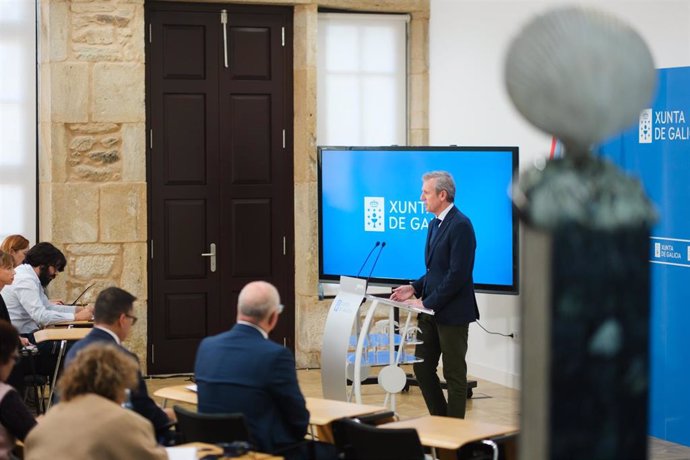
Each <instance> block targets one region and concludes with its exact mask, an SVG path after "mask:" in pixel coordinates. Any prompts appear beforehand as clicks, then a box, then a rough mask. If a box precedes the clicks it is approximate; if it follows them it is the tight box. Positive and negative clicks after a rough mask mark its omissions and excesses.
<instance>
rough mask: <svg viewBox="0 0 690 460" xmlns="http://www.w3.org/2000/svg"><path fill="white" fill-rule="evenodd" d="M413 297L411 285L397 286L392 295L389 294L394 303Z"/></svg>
mask: <svg viewBox="0 0 690 460" xmlns="http://www.w3.org/2000/svg"><path fill="white" fill-rule="evenodd" d="M413 295H414V288H413V287H412V285H411V284H403V285H402V286H398V287H397V288H395V289H393V293H392V294H391V300H395V301H396V302H403V301H405V300H407V299H409V298H410V297H412V296H413Z"/></svg>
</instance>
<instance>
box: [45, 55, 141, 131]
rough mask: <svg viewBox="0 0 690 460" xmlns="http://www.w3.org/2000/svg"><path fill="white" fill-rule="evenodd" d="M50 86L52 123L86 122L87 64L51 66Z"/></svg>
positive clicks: (87, 104) (87, 100)
mask: <svg viewBox="0 0 690 460" xmlns="http://www.w3.org/2000/svg"><path fill="white" fill-rule="evenodd" d="M50 85H51V88H50V93H51V113H52V117H51V119H52V121H54V122H55V121H63V122H71V123H74V122H85V121H88V119H89V66H88V64H86V63H81V62H68V63H61V62H57V63H53V64H51V68H50ZM142 85H143V81H142ZM142 104H143V102H142ZM142 110H143V107H142Z"/></svg>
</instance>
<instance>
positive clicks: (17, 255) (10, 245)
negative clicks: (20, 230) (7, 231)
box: [0, 235, 29, 267]
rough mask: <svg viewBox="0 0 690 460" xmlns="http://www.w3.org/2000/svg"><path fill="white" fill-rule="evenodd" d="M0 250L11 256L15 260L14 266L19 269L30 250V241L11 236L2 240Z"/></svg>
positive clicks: (21, 237)
mask: <svg viewBox="0 0 690 460" xmlns="http://www.w3.org/2000/svg"><path fill="white" fill-rule="evenodd" d="M0 250H1V251H4V252H6V253H8V254H9V255H11V256H12V259H13V260H14V266H15V267H17V266H19V265H21V263H22V262H24V257H26V251H28V250H29V240H27V239H26V238H24V237H23V236H21V235H10V236H8V237H7V238H5V239H4V240H2V244H0Z"/></svg>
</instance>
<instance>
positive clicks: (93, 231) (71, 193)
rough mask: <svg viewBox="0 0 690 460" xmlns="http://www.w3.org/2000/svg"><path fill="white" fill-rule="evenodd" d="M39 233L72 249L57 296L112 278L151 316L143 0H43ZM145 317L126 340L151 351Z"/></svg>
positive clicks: (53, 288) (68, 250) (70, 295)
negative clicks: (149, 308) (148, 269)
mask: <svg viewBox="0 0 690 460" xmlns="http://www.w3.org/2000/svg"><path fill="white" fill-rule="evenodd" d="M40 20H41V23H40V38H39V46H40V49H39V56H40V73H39V90H40V93H39V94H40V96H39V125H40V131H39V132H40V137H39V170H40V172H39V212H40V214H39V223H40V229H39V231H40V239H41V240H46V241H52V242H53V243H55V244H56V245H57V246H58V247H60V248H61V249H62V250H63V252H64V253H65V255H66V257H67V268H66V270H65V273H64V274H62V275H60V276H59V277H58V278H57V279H56V281H55V282H54V283H53V284H54V285H51V296H52V297H59V298H63V299H67V300H73V299H74V298H75V297H76V296H77V295H79V293H80V292H81V291H82V290H83V289H84V288H85V287H86V286H87V285H88V284H89V283H92V282H95V285H94V286H93V288H91V289H90V290H89V291H88V293H87V294H85V296H84V300H86V301H93V300H94V299H95V296H96V295H97V294H98V292H99V291H100V290H101V289H103V288H105V287H107V286H120V287H122V288H124V289H127V290H128V291H130V292H132V293H133V294H134V295H136V296H137V297H138V298H139V301H138V302H137V304H136V306H135V308H136V310H137V312H136V315H137V316H139V317H141V318H142V320H143V319H145V318H146V298H147V285H146V236H147V230H146V219H147V215H146V169H145V165H146V150H145V144H144V142H145V128H146V126H145V122H146V116H145V113H146V111H145V109H146V106H145V101H144V76H145V64H144V2H143V0H108V1H105V0H72V1H65V0H41V2H40ZM145 342H146V322H145V321H143V323H142V325H139V323H138V324H137V327H135V328H134V332H133V335H132V338H131V339H130V346H131V347H133V348H134V349H135V350H137V351H138V352H140V354H141V353H142V352H144V351H145V349H146V347H145Z"/></svg>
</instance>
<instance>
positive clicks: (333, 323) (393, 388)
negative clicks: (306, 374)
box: [321, 276, 434, 410]
mask: <svg viewBox="0 0 690 460" xmlns="http://www.w3.org/2000/svg"><path fill="white" fill-rule="evenodd" d="M364 300H366V301H368V302H369V306H368V309H367V313H366V315H365V317H364V321H363V322H362V325H361V327H360V325H359V323H358V319H359V308H360V305H362V302H363V301H364ZM379 307H386V308H388V321H389V325H390V327H389V328H388V334H387V336H388V337H387V344H386V345H387V346H386V347H385V348H386V349H385V350H384V351H383V352H378V351H376V349H374V351H373V352H370V351H369V350H368V348H369V345H370V341H369V330H370V329H371V324H372V321H373V320H374V315H375V313H376V311H377V309H378V308H379ZM395 309H398V310H399V312H400V313H403V312H406V313H407V316H406V319H405V325H404V327H403V328H402V329H401V330H400V334H399V339H398V340H396V339H397V338H398V336H397V335H396V334H395V331H394V327H393V323H394V312H395ZM413 313H417V314H429V315H433V314H434V312H433V310H429V309H426V308H419V307H413V306H410V305H407V304H405V303H401V302H395V301H392V300H388V299H382V298H379V297H374V296H368V295H366V282H365V280H361V279H358V278H351V277H347V276H342V277H341V278H340V292H339V293H338V295H337V296H336V297H335V299H334V300H333V303H332V304H331V308H330V310H329V312H328V317H327V318H326V326H325V328H324V334H323V343H322V347H321V382H322V383H321V385H322V389H323V396H324V398H326V399H336V400H340V401H349V400H350V399H351V397H352V395H354V397H355V402H356V403H357V404H361V403H362V394H361V386H362V381H363V380H364V379H366V378H367V376H368V371H369V369H370V367H371V366H382V367H383V368H382V369H381V371H380V372H379V376H378V383H379V385H380V386H381V387H382V388H383V389H384V390H385V391H386V397H385V400H384V403H383V405H384V406H387V407H388V406H389V404H390V406H389V407H390V408H391V409H392V410H395V395H396V394H397V393H400V391H402V389H403V388H404V387H405V385H406V384H407V375H406V374H405V372H404V371H403V370H402V369H401V368H400V367H399V366H400V364H406V363H411V362H415V361H419V360H418V359H417V358H415V357H414V356H411V355H406V354H405V341H406V339H407V335H408V334H407V332H408V330H409V328H410V321H411V319H412V314H413ZM401 318H402V315H401ZM353 329H355V331H356V332H355V337H356V347H355V351H354V353H349V349H350V347H351V341H350V337H351V335H352V331H353ZM348 370H349V371H350V373H351V375H348ZM348 378H349V379H350V380H351V381H352V392H351V394H348V391H347V380H348Z"/></svg>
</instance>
